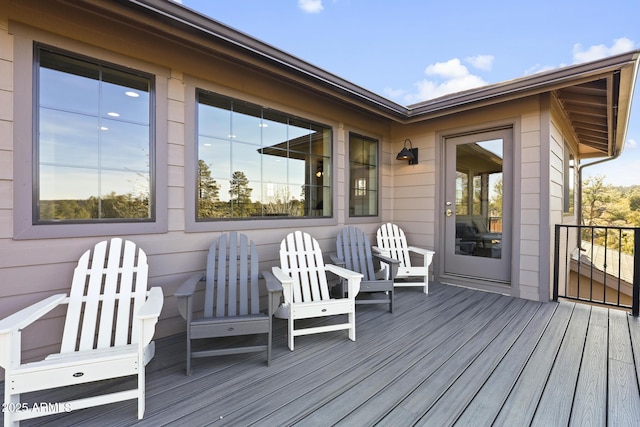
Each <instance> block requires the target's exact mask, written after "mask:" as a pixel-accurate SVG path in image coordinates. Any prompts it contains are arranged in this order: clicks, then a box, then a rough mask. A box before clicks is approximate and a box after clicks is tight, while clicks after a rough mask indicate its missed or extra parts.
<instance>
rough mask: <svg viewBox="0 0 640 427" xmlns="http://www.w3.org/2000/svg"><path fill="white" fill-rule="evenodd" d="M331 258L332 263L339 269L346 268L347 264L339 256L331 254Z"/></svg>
mask: <svg viewBox="0 0 640 427" xmlns="http://www.w3.org/2000/svg"><path fill="white" fill-rule="evenodd" d="M329 258H331V262H332V263H334V264H336V265H337V266H339V267H344V266H345V265H346V264H347V263H346V262H345V261H344V260H343V259H341V258H338V254H335V253H331V254H329Z"/></svg>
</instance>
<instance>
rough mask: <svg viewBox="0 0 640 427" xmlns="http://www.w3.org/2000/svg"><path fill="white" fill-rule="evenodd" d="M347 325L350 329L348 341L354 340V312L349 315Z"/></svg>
mask: <svg viewBox="0 0 640 427" xmlns="http://www.w3.org/2000/svg"><path fill="white" fill-rule="evenodd" d="M349 324H350V325H351V327H350V328H349V339H350V340H351V341H355V340H356V312H355V310H354V311H352V312H351V313H349Z"/></svg>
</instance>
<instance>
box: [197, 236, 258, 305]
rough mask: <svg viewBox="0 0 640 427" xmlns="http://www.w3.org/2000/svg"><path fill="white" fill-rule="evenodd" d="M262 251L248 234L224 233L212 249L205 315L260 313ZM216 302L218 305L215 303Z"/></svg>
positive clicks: (209, 256) (208, 258) (208, 261)
mask: <svg viewBox="0 0 640 427" xmlns="http://www.w3.org/2000/svg"><path fill="white" fill-rule="evenodd" d="M258 280H259V261H258V250H257V248H256V245H255V243H254V242H253V241H250V240H249V238H248V237H247V236H246V235H245V234H241V233H237V232H235V231H233V232H230V233H229V234H223V235H222V236H220V238H218V240H217V241H215V242H213V244H212V245H211V247H210V248H209V255H208V257H207V273H206V285H205V303H204V316H205V317H229V316H244V315H248V314H258V313H260V295H259V287H258ZM214 302H215V304H214Z"/></svg>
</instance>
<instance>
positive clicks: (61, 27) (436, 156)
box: [0, 0, 577, 378]
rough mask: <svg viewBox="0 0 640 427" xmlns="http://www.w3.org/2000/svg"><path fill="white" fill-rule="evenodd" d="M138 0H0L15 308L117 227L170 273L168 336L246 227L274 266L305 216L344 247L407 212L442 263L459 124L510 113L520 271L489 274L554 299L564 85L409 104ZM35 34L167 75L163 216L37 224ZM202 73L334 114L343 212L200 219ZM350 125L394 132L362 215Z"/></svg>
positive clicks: (54, 323) (2, 232)
mask: <svg viewBox="0 0 640 427" xmlns="http://www.w3.org/2000/svg"><path fill="white" fill-rule="evenodd" d="M138 6H139V5H136V4H133V3H131V4H130V3H129V2H94V1H86V2H67V1H49V2H42V1H35V0H23V1H20V2H16V1H9V0H0V318H4V317H6V316H8V315H10V314H12V313H14V312H16V311H18V310H19V309H22V308H24V307H27V306H29V305H30V304H33V303H35V302H37V301H39V300H41V299H43V298H45V297H47V296H50V295H52V294H56V293H68V291H69V286H70V282H71V278H72V274H73V269H74V267H75V265H76V262H77V260H78V258H79V257H80V255H81V254H82V253H83V252H85V251H86V250H87V249H89V248H91V247H92V246H93V245H94V244H95V243H96V242H98V241H100V240H104V239H106V238H109V237H110V236H112V235H118V236H120V237H123V238H127V239H130V240H133V241H134V242H136V243H137V244H138V245H139V246H140V247H141V248H142V249H144V250H145V252H146V253H147V255H148V259H149V266H150V277H149V285H150V286H161V287H162V288H163V291H164V295H165V305H164V308H163V311H162V315H161V318H160V322H159V323H158V326H157V332H156V336H157V337H163V336H167V335H171V334H175V333H179V332H183V331H184V330H185V324H184V321H183V320H182V319H181V317H180V316H179V314H178V311H177V307H176V302H175V298H173V293H174V292H175V291H176V290H177V288H178V287H179V286H180V284H181V283H182V281H183V280H184V279H186V278H187V277H189V276H190V275H191V274H192V273H194V272H197V271H202V270H203V269H204V268H205V260H206V255H207V250H208V248H209V245H210V244H211V242H212V241H213V240H214V239H215V238H217V237H218V236H219V235H220V233H223V232H227V231H231V230H238V231H241V232H244V233H246V234H248V235H249V237H250V238H251V239H253V240H254V241H255V242H256V245H257V247H258V252H259V254H260V259H261V265H260V267H261V269H270V268H271V266H274V265H277V264H279V257H278V250H279V244H280V241H281V240H282V238H283V237H284V236H285V235H286V234H287V233H289V232H291V231H293V230H297V229H304V230H305V231H308V232H309V233H310V234H312V235H313V236H314V237H315V238H316V239H317V240H318V241H319V242H320V245H321V247H322V248H323V250H324V251H325V253H330V252H332V251H333V250H334V249H335V238H336V234H337V230H338V229H339V228H341V227H342V226H344V225H346V224H352V225H357V226H358V227H360V228H362V229H363V230H364V231H365V233H367V234H368V235H369V236H370V238H371V239H372V241H375V238H374V234H375V231H376V229H377V228H378V227H379V225H380V223H382V222H395V223H397V224H398V225H400V226H401V227H402V228H403V229H404V230H405V232H406V234H407V238H408V240H409V242H410V244H411V245H414V246H419V247H425V248H429V249H435V250H436V255H435V258H434V261H433V263H432V269H433V273H434V277H435V278H436V279H437V278H438V275H439V274H440V273H441V271H442V270H443V265H444V264H443V262H444V261H443V259H442V257H441V253H442V249H443V247H444V241H443V239H444V235H443V232H441V230H442V229H443V228H444V227H443V221H444V215H443V212H444V202H445V201H444V200H443V197H444V195H443V194H444V179H443V171H444V150H443V145H444V138H446V137H447V136H452V135H459V134H463V133H466V132H482V131H486V130H491V129H497V128H505V127H511V128H512V129H513V196H514V197H513V200H512V206H509V207H508V208H509V209H510V210H511V212H512V213H513V224H512V239H513V245H512V253H511V255H512V257H511V261H512V265H511V268H512V271H511V283H510V285H508V286H505V285H502V284H501V285H499V286H492V285H487V286H483V285H481V284H480V285H478V286H477V287H479V288H480V289H485V290H490V291H495V292H501V293H507V294H510V295H512V296H517V297H521V298H526V299H532V300H540V301H547V300H548V299H549V295H548V294H549V292H550V286H549V285H550V279H551V275H552V272H551V268H550V265H551V262H552V256H553V254H552V253H551V252H552V251H551V250H550V247H551V243H552V242H553V236H552V233H553V224H555V223H563V222H564V223H571V222H575V221H576V220H577V219H576V218H577V216H575V215H573V216H569V215H564V214H563V212H562V210H563V201H562V197H563V194H564V193H563V188H562V186H563V183H564V176H563V173H564V169H563V167H562V166H563V165H562V160H563V159H564V157H563V156H564V153H563V150H564V149H565V144H564V143H563V141H568V142H569V147H570V148H571V149H572V150H577V141H575V140H574V139H572V134H571V132H570V129H569V128H568V124H567V119H566V117H565V116H564V115H563V114H562V112H561V106H560V105H559V103H558V101H557V100H556V99H555V98H554V96H553V95H550V94H549V93H543V94H536V95H531V93H532V92H529V91H526V92H523V93H524V94H525V95H522V94H520V95H518V94H516V95H514V96H511V95H510V94H509V96H506V97H505V98H498V100H499V101H498V103H493V102H487V101H486V100H481V101H478V102H479V104H477V105H478V106H477V108H475V105H476V104H471V105H472V106H474V108H468V107H467V106H465V108H464V111H463V108H462V107H461V106H455V107H452V108H454V109H455V110H452V111H453V112H447V111H445V112H444V113H442V114H440V113H438V114H433V115H432V116H429V118H424V117H423V118H420V117H418V118H417V119H413V118H411V117H410V116H406V117H404V116H402V117H400V116H401V113H399V112H396V111H391V112H390V110H392V109H391V108H389V110H387V109H386V104H384V101H381V100H380V98H375V97H370V94H366V96H365V95H362V97H357V96H354V95H353V94H352V93H349V91H348V89H353V88H354V87H355V86H349V85H345V86H339V85H337V86H339V87H337V88H336V87H334V86H332V85H331V84H330V83H331V82H326V81H324V80H322V79H321V78H320V76H321V75H320V74H319V75H318V77H314V76H308V75H306V74H305V73H304V71H305V70H302V71H300V70H296V69H295V67H294V66H293V65H292V66H291V67H287V66H284V65H283V64H282V63H279V62H278V61H275V60H274V61H268V60H265V59H264V57H263V56H261V55H259V54H255V52H249V51H248V50H244V49H243V48H240V47H238V46H237V45H233V43H227V42H225V41H223V40H219V39H216V38H215V37H210V38H207V36H204V35H203V34H202V33H200V32H198V31H195V30H192V29H190V28H187V27H188V25H186V24H185V26H184V27H183V26H181V25H177V24H176V23H172V22H171V19H170V17H165V18H167V19H164V18H163V19H157V17H154V15H153V13H151V12H149V11H146V10H145V9H144V7H138ZM167 7H178V6H175V5H171V6H167ZM103 14H104V16H103ZM173 24H176V25H173ZM34 42H39V43H44V44H47V45H50V46H53V47H55V48H59V49H64V50H67V51H69V52H72V53H75V54H79V55H86V56H88V57H91V58H96V59H97V60H100V61H105V62H109V63H113V64H116V65H118V66H124V67H129V68H132V69H135V70H139V71H143V72H145V73H149V74H152V75H154V76H155V79H156V111H155V113H156V114H155V118H156V123H155V131H156V142H155V144H156V167H157V172H158V174H157V179H158V181H157V192H156V195H157V199H158V205H159V206H160V207H161V209H159V210H160V212H159V213H157V215H158V219H157V221H156V224H154V226H155V228H153V229H149V228H147V229H145V230H139V229H135V227H131V226H132V225H133V226H136V224H126V225H128V226H130V227H129V228H127V229H126V232H122V233H120V232H118V233H115V232H111V231H109V230H122V228H117V227H112V228H103V227H93V226H90V225H89V226H87V225H82V226H81V227H80V228H73V227H70V228H69V230H71V231H65V232H57V231H56V232H50V231H46V232H44V231H36V232H34V231H33V229H37V228H38V226H35V227H34V226H33V225H32V224H31V223H30V221H28V220H25V217H26V216H25V215H24V213H25V210H27V209H29V210H30V206H31V192H32V188H31V187H32V185H31V181H30V179H31V177H30V176H31V170H32V164H31V162H32V156H31V144H32V140H33V138H32V129H33V126H32V118H31V117H32V115H33V114H32V113H33V107H32V105H31V104H32V93H31V92H32V86H33V85H32V82H31V78H32V77H31V76H32V75H33V73H32V68H33V63H32V62H33V58H32V50H33V43H34ZM276 59H278V58H276ZM303 68H304V67H303ZM341 84H342V83H341ZM355 88H356V89H354V90H356V91H357V90H360V89H359V88H357V87H355ZM196 89H203V90H207V91H211V92H216V93H219V94H221V95H225V96H229V97H233V98H236V99H239V100H242V101H246V102H249V103H253V104H257V105H260V106H263V107H267V108H271V109H273V110H276V111H281V112H283V113H285V114H287V115H291V116H297V117H301V118H303V119H305V120H310V121H315V122H318V123H321V124H323V125H327V126H329V127H331V129H332V136H333V145H332V150H333V151H332V165H331V166H332V179H333V181H332V189H333V200H332V203H333V216H332V217H331V218H322V219H286V220H284V221H283V220H255V221H254V220H247V221H217V222H212V223H203V222H196V221H195V193H196V189H195V185H196V184H195V181H196V178H195V176H196V175H195V173H196V169H197V160H196V152H195V150H196V148H195V144H196V142H195V141H196V118H195V115H196V98H195V93H196ZM494 89H495V88H494ZM363 91H364V90H363ZM536 93H537V92H536ZM376 102H381V103H382V104H383V105H382V106H379V105H378V104H376ZM474 102H475V101H474ZM389 103H390V101H389ZM374 104H375V105H376V106H375V107H372V106H371V105H374ZM378 108H379V110H378ZM447 108H448V107H447ZM467 108H468V109H467ZM402 114H404V113H402ZM350 132H354V133H357V134H361V135H365V136H367V137H370V138H373V139H376V140H377V141H378V142H379V165H378V169H379V182H378V188H379V191H380V193H379V214H378V215H377V216H372V217H364V218H351V217H349V200H348V195H349V182H348V180H349V164H348V163H349V162H348V160H349V159H348V157H347V153H348V149H347V144H348V139H349V133H350ZM405 139H410V140H411V142H412V146H413V147H414V148H418V149H419V163H418V164H416V165H408V164H407V162H398V161H397V160H396V153H398V152H399V151H400V149H401V148H402V146H403V142H404V141H405ZM25 176H28V177H29V178H28V179H25ZM547 182H548V183H549V185H547ZM576 182H577V181H576ZM25 206H26V207H25ZM47 227H49V228H48V229H47V230H52V229H55V230H61V229H64V230H68V229H67V228H61V227H58V228H56V226H55V225H54V226H49V225H48V226H47ZM51 227H53V228H51ZM23 228H29V230H30V232H31V234H29V233H26V234H25V233H24V232H23V231H24V230H23ZM40 230H43V228H40ZM87 230H89V231H87ZM327 258H328V257H327ZM63 315H64V313H63V310H62V308H59V309H56V310H54V311H52V312H51V313H49V314H48V315H46V316H45V317H44V318H43V319H42V320H40V321H38V322H37V324H36V325H34V327H32V328H29V329H28V330H27V331H25V334H24V339H23V347H24V349H25V350H24V351H23V358H24V359H25V360H30V359H32V358H38V357H40V356H42V355H44V354H47V353H50V352H54V351H57V350H58V347H59V338H58V337H59V336H60V334H61V330H62V322H63ZM0 378H1V376H0Z"/></svg>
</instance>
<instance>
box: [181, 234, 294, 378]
mask: <svg viewBox="0 0 640 427" xmlns="http://www.w3.org/2000/svg"><path fill="white" fill-rule="evenodd" d="M258 267H259V260H258V249H257V248H256V245H255V243H254V242H253V241H251V240H249V238H248V237H247V236H246V235H245V234H240V233H237V232H235V231H233V232H230V233H229V234H228V235H227V234H223V235H221V236H220V238H219V239H218V240H216V241H214V242H213V243H212V244H211V247H210V248H209V254H208V257H207V269H206V274H204V275H203V274H202V273H197V274H195V275H193V276H191V277H190V278H189V279H187V280H186V281H185V282H184V283H183V284H182V286H180V288H179V289H178V291H177V292H176V293H175V296H176V298H177V299H178V310H179V311H180V314H181V315H182V317H183V318H184V319H185V320H186V321H187V375H189V374H191V359H192V358H195V357H209V356H221V355H228V354H239V353H251V352H258V351H265V350H266V352H267V365H270V364H271V321H272V314H273V313H272V310H273V309H274V305H275V306H276V307H277V302H279V301H280V296H281V291H280V288H279V287H278V288H277V289H276V290H275V291H272V290H269V303H268V309H267V313H262V312H261V311H260V288H259V279H260V274H259V273H260V272H259V270H258ZM198 285H204V286H201V287H204V311H203V313H202V315H201V316H199V317H198V316H195V315H194V312H195V311H196V309H195V308H194V300H195V299H196V297H195V292H196V289H197V287H198ZM275 297H277V301H276V302H275V303H274V302H273V300H274V298H275ZM256 334H264V335H265V338H266V344H264V345H262V344H259V345H246V344H245V345H243V344H242V343H239V344H238V345H237V346H234V347H224V348H212V347H209V348H208V349H207V350H200V351H192V349H191V342H192V340H199V339H204V338H222V337H235V336H242V335H256Z"/></svg>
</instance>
